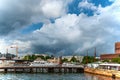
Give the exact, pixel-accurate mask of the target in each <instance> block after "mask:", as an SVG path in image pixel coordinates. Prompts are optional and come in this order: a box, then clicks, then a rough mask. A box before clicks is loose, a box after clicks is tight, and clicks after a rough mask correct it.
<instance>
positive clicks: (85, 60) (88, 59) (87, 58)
mask: <svg viewBox="0 0 120 80" xmlns="http://www.w3.org/2000/svg"><path fill="white" fill-rule="evenodd" d="M92 62H94V57H93V56H84V58H83V60H82V63H83V64H87V63H92Z"/></svg>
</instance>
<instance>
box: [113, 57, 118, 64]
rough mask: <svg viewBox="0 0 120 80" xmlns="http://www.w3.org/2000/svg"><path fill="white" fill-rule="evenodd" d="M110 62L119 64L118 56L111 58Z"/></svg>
mask: <svg viewBox="0 0 120 80" xmlns="http://www.w3.org/2000/svg"><path fill="white" fill-rule="evenodd" d="M111 62H114V63H119V64H120V58H119V57H118V58H113V59H112V60H111Z"/></svg>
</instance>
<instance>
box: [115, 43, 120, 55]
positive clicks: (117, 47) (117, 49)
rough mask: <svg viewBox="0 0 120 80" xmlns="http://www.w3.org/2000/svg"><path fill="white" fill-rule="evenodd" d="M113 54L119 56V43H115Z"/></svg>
mask: <svg viewBox="0 0 120 80" xmlns="http://www.w3.org/2000/svg"><path fill="white" fill-rule="evenodd" d="M115 53H116V54H120V42H116V43H115Z"/></svg>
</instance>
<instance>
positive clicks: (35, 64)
mask: <svg viewBox="0 0 120 80" xmlns="http://www.w3.org/2000/svg"><path fill="white" fill-rule="evenodd" d="M57 65H58V63H51V62H47V61H34V62H31V64H30V66H57Z"/></svg>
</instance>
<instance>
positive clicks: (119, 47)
mask: <svg viewBox="0 0 120 80" xmlns="http://www.w3.org/2000/svg"><path fill="white" fill-rule="evenodd" d="M118 57H120V42H116V43H115V53H114V54H101V55H100V59H101V60H111V59H113V58H118Z"/></svg>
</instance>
